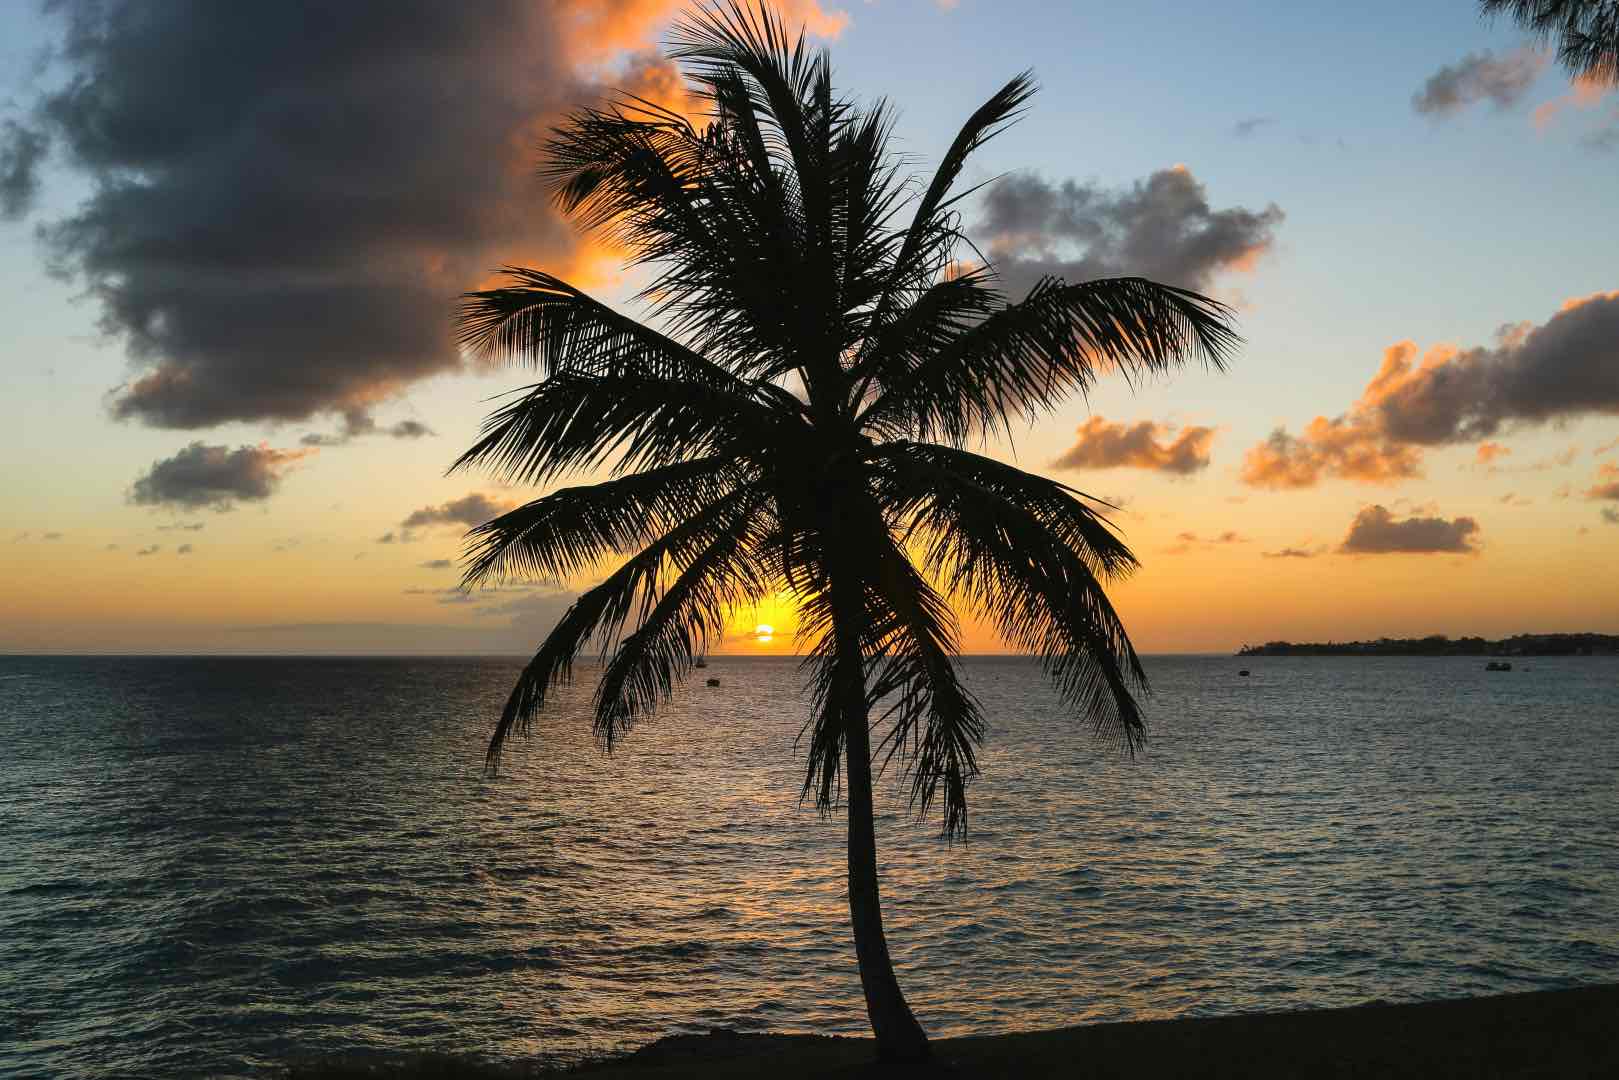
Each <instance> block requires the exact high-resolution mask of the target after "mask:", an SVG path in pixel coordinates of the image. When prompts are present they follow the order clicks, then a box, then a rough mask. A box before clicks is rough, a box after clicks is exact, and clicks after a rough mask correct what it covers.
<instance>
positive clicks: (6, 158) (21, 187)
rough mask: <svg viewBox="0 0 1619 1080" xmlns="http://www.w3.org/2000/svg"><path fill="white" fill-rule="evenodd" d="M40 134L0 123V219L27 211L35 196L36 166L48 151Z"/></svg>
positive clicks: (17, 125)
mask: <svg viewBox="0 0 1619 1080" xmlns="http://www.w3.org/2000/svg"><path fill="white" fill-rule="evenodd" d="M50 145H51V144H50V138H49V137H48V136H46V135H45V134H44V133H43V132H39V131H34V130H32V129H31V128H25V127H23V126H21V125H19V124H18V123H17V122H16V121H15V120H7V121H6V122H5V123H3V124H0V220H8V221H10V220H16V219H17V218H20V217H22V216H23V215H24V214H26V213H27V212H28V209H29V207H31V206H32V205H33V202H34V196H36V195H38V194H39V167H40V165H41V163H43V162H44V160H45V154H46V152H47V151H48V150H49V149H50Z"/></svg>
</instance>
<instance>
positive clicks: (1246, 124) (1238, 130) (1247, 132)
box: [1231, 116, 1276, 139]
mask: <svg viewBox="0 0 1619 1080" xmlns="http://www.w3.org/2000/svg"><path fill="white" fill-rule="evenodd" d="M1274 123H1276V117H1274V116H1250V117H1247V118H1246V119H1243V120H1238V121H1237V122H1236V123H1235V124H1232V125H1231V134H1233V135H1235V136H1236V137H1237V138H1239V139H1246V138H1249V137H1250V136H1252V135H1253V134H1254V133H1255V132H1256V131H1258V130H1259V129H1260V128H1263V127H1269V126H1270V125H1272V124H1274Z"/></svg>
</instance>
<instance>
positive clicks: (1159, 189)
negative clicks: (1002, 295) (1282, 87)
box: [972, 165, 1285, 299]
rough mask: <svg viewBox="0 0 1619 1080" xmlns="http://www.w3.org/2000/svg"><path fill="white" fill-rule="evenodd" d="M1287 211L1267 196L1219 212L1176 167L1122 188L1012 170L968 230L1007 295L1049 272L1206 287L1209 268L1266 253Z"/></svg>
mask: <svg viewBox="0 0 1619 1080" xmlns="http://www.w3.org/2000/svg"><path fill="white" fill-rule="evenodd" d="M1284 216H1285V215H1284V214H1283V213H1282V210H1281V208H1280V207H1278V206H1277V205H1276V204H1274V203H1272V204H1271V205H1269V206H1267V207H1266V208H1265V209H1263V210H1249V209H1246V208H1244V207H1240V206H1235V207H1228V208H1226V209H1223V210H1216V209H1214V208H1213V207H1211V206H1210V205H1209V200H1208V194H1207V192H1206V191H1205V190H1204V188H1203V185H1202V183H1201V182H1199V181H1198V179H1197V178H1196V177H1195V176H1193V175H1192V173H1191V171H1190V170H1189V169H1187V168H1185V167H1184V166H1179V165H1177V166H1175V167H1174V168H1171V169H1160V170H1159V171H1158V172H1155V173H1153V174H1152V175H1151V176H1149V177H1147V178H1146V179H1145V180H1138V181H1136V182H1135V183H1134V184H1133V185H1132V186H1130V187H1129V188H1125V189H1122V190H1109V189H1105V188H1102V187H1099V186H1097V185H1095V184H1081V183H1079V182H1078V181H1075V180H1064V181H1063V182H1061V183H1052V182H1050V181H1048V180H1045V179H1043V178H1041V177H1039V176H1036V175H1034V174H1032V173H1015V174H1013V175H1011V176H1008V177H1005V178H1004V179H1001V180H999V181H997V182H996V183H995V184H993V185H992V186H991V187H990V188H989V190H988V192H987V193H986V195H985V197H984V216H983V218H982V219H981V220H980V221H979V222H978V224H977V227H976V228H975V229H973V230H972V232H973V236H974V237H975V239H976V240H977V242H978V243H979V245H980V246H981V247H982V248H984V250H985V251H986V253H987V254H988V256H989V259H990V262H992V263H993V264H994V265H995V268H996V269H997V270H998V271H999V272H1000V275H1001V279H1002V284H1003V287H1004V288H1005V289H1006V292H1007V294H1008V295H1009V296H1012V297H1014V298H1018V299H1021V298H1022V297H1023V296H1024V295H1025V294H1027V292H1028V290H1029V288H1030V287H1031V286H1032V285H1033V284H1034V282H1035V281H1037V280H1038V279H1039V278H1040V277H1042V276H1044V275H1046V274H1054V275H1056V276H1058V277H1062V278H1065V279H1067V280H1069V281H1084V280H1086V279H1088V278H1097V277H1117V276H1120V275H1140V276H1144V277H1149V278H1152V279H1154V280H1155V281H1162V282H1166V283H1168V284H1171V285H1181V286H1184V287H1186V288H1190V289H1198V290H1203V291H1207V290H1208V288H1209V285H1210V283H1211V282H1212V281H1213V279H1214V277H1215V275H1216V274H1218V273H1220V272H1222V271H1227V270H1237V269H1245V268H1247V267H1249V266H1250V265H1252V263H1253V261H1254V260H1255V259H1256V258H1257V257H1258V256H1260V255H1261V254H1263V253H1264V252H1265V251H1266V250H1268V249H1269V248H1270V246H1271V243H1272V241H1273V239H1274V237H1275V232H1276V228H1277V226H1279V225H1280V224H1281V223H1282V219H1283V217H1284Z"/></svg>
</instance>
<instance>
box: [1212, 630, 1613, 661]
mask: <svg viewBox="0 0 1619 1080" xmlns="http://www.w3.org/2000/svg"><path fill="white" fill-rule="evenodd" d="M1603 654H1619V637H1616V636H1615V635H1613V634H1518V635H1517V636H1515V637H1509V638H1502V639H1501V640H1499V641H1489V640H1486V639H1485V638H1481V637H1462V638H1454V639H1453V638H1448V637H1446V636H1445V635H1443V634H1431V635H1429V636H1428V637H1422V638H1378V639H1377V640H1376V641H1327V642H1319V641H1310V642H1293V641H1267V642H1265V644H1263V645H1244V646H1243V647H1242V648H1241V649H1238V650H1237V655H1238V656H1595V655H1603Z"/></svg>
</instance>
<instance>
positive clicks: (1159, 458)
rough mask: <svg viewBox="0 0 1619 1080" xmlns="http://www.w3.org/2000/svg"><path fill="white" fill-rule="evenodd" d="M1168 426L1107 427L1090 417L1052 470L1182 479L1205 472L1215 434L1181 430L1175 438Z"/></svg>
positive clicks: (1202, 429)
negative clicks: (1136, 472) (1122, 470)
mask: <svg viewBox="0 0 1619 1080" xmlns="http://www.w3.org/2000/svg"><path fill="white" fill-rule="evenodd" d="M1175 432H1176V429H1175V428H1174V427H1172V426H1170V425H1168V424H1160V423H1157V422H1155V421H1152V420H1139V421H1137V422H1136V423H1134V424H1115V423H1109V422H1108V421H1107V420H1105V419H1104V418H1102V417H1100V416H1093V417H1091V418H1090V419H1089V420H1087V421H1085V423H1083V424H1081V425H1080V427H1079V430H1078V432H1076V434H1077V436H1078V438H1077V439H1076V440H1075V442H1074V445H1073V446H1070V447H1069V448H1068V449H1067V450H1065V451H1064V452H1063V453H1062V455H1061V456H1060V457H1058V458H1057V459H1056V460H1055V461H1053V462H1052V463H1051V467H1052V468H1054V469H1113V468H1119V467H1129V468H1136V469H1152V470H1155V471H1158V472H1167V473H1174V474H1176V475H1179V476H1186V475H1188V474H1190V473H1194V472H1197V471H1198V470H1199V469H1206V468H1208V465H1209V447H1210V446H1211V445H1212V444H1213V442H1214V436H1215V430H1214V428H1210V427H1197V426H1192V427H1185V428H1181V429H1180V432H1179V434H1176V433H1175Z"/></svg>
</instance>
